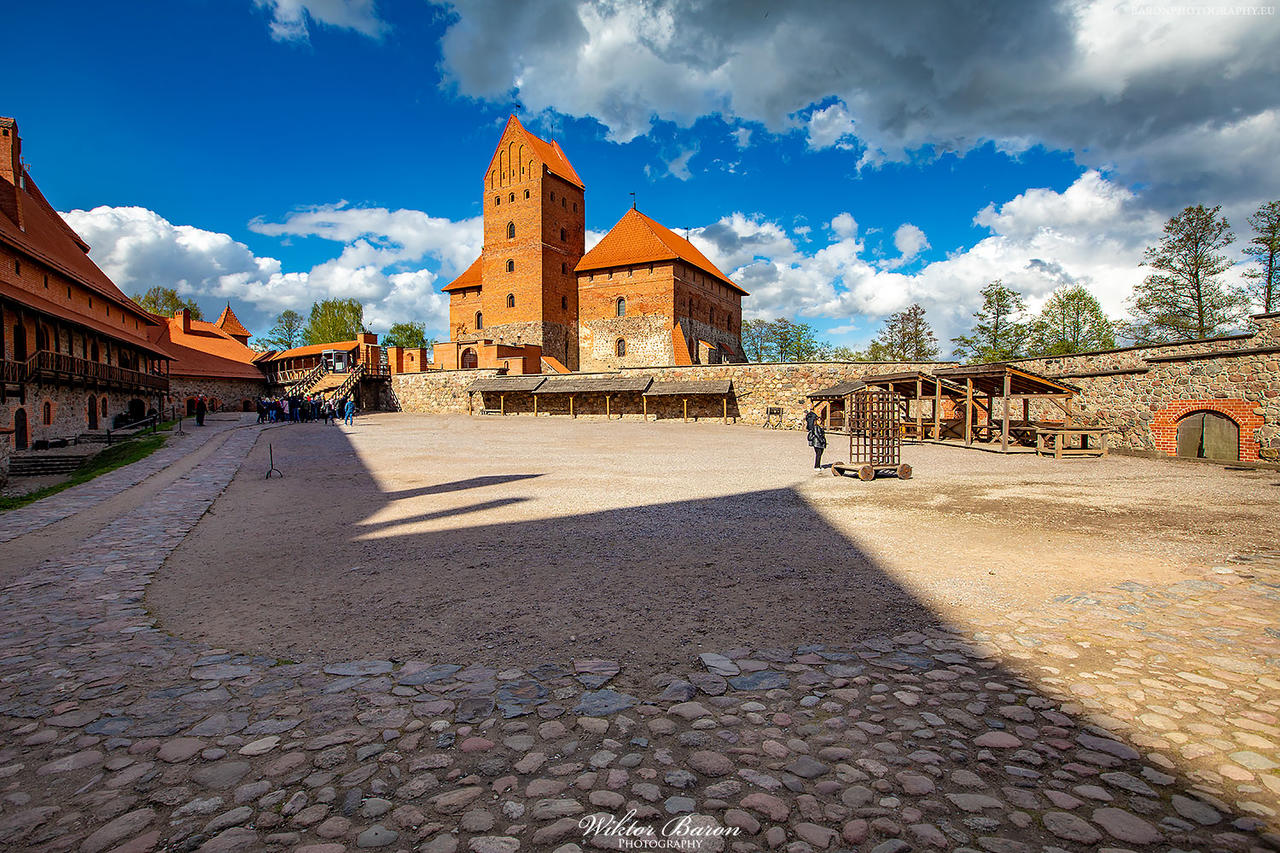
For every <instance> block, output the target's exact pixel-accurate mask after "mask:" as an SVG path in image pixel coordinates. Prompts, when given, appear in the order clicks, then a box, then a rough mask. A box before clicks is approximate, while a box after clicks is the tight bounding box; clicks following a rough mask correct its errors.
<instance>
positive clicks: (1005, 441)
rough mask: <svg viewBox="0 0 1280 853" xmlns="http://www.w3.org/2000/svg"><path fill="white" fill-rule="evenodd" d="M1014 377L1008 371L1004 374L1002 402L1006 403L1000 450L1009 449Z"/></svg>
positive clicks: (1005, 450)
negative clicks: (1010, 390) (1010, 403)
mask: <svg viewBox="0 0 1280 853" xmlns="http://www.w3.org/2000/svg"><path fill="white" fill-rule="evenodd" d="M1012 378H1013V377H1011V376H1010V375H1009V373H1008V371H1006V372H1005V374H1004V395H1003V396H1002V397H1001V403H1002V404H1003V405H1004V412H1003V416H1004V421H1003V424H1002V426H1001V428H1000V450H1001V451H1002V452H1007V451H1008V450H1009V383H1010V381H1011V380H1012Z"/></svg>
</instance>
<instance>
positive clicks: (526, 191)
mask: <svg viewBox="0 0 1280 853" xmlns="http://www.w3.org/2000/svg"><path fill="white" fill-rule="evenodd" d="M524 197H525V198H528V197H529V191H528V190H525V191H524Z"/></svg>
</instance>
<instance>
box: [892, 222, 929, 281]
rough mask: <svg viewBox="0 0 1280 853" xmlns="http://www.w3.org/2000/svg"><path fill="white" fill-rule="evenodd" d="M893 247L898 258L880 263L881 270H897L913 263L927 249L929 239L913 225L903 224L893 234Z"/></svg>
mask: <svg viewBox="0 0 1280 853" xmlns="http://www.w3.org/2000/svg"><path fill="white" fill-rule="evenodd" d="M893 246H894V248H896V249H897V250H898V257H896V258H891V259H889V260H887V261H882V262H881V264H880V266H881V267H882V268H883V269H887V270H893V269H898V268H899V267H904V266H906V265H907V264H909V263H911V262H912V261H914V260H915V259H916V258H917V257H918V256H919V255H920V253H921V252H923V251H924V250H925V249H928V248H929V238H928V237H926V236H925V234H924V232H923V231H921V230H920V229H919V228H918V227H916V226H915V225H912V224H911V223H910V222H904V223H903V224H902V225H899V226H898V230H897V231H894V232H893Z"/></svg>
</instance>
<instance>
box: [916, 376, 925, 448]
mask: <svg viewBox="0 0 1280 853" xmlns="http://www.w3.org/2000/svg"><path fill="white" fill-rule="evenodd" d="M923 398H924V382H923V381H922V380H921V379H920V376H919V374H917V375H916V440H917V441H924V423H923V419H924V399H923Z"/></svg>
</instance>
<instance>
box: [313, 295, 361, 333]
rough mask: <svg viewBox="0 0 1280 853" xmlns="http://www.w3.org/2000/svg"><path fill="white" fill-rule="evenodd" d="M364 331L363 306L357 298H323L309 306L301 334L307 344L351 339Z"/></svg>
mask: <svg viewBox="0 0 1280 853" xmlns="http://www.w3.org/2000/svg"><path fill="white" fill-rule="evenodd" d="M363 331H364V306H363V305H361V304H360V300H358V299H325V300H322V301H320V302H316V303H314V304H312V306H311V317H310V318H309V319H308V320H307V327H306V328H305V329H303V330H302V336H303V338H304V339H305V340H306V342H307V343H309V344H328V343H334V342H336V341H353V340H355V339H356V336H358V335H359V334H360V333H361V332H363Z"/></svg>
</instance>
